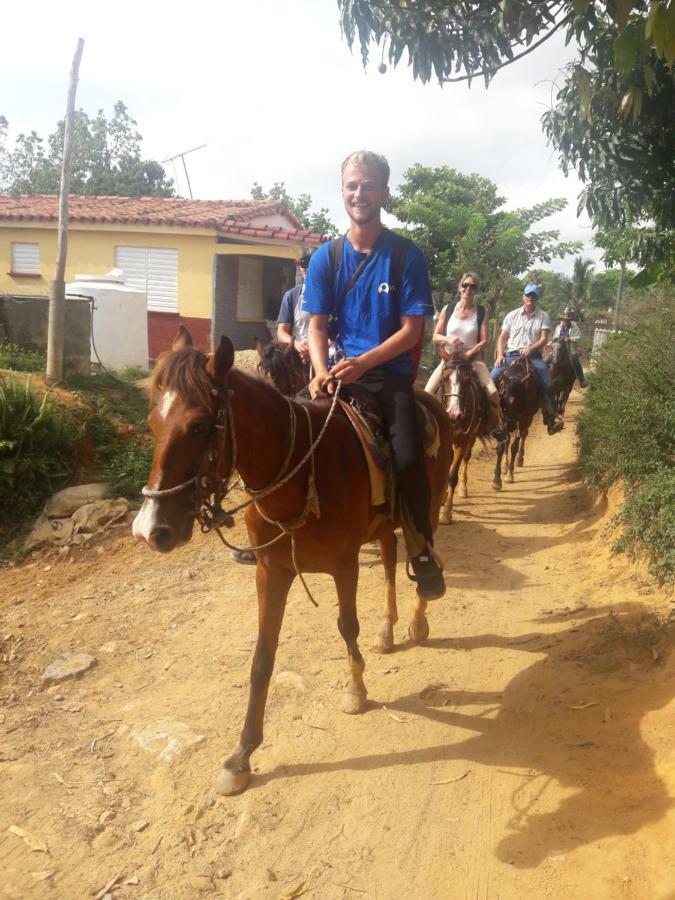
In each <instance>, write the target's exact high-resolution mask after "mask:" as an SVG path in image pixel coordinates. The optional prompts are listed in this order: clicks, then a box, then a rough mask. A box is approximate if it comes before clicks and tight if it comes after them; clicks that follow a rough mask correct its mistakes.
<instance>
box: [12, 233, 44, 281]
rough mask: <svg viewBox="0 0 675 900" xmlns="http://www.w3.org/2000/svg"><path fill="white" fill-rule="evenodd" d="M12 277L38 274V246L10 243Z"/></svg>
mask: <svg viewBox="0 0 675 900" xmlns="http://www.w3.org/2000/svg"><path fill="white" fill-rule="evenodd" d="M11 274H12V275H39V274H40V245H39V244H20V243H18V242H14V241H13V242H12V272H11Z"/></svg>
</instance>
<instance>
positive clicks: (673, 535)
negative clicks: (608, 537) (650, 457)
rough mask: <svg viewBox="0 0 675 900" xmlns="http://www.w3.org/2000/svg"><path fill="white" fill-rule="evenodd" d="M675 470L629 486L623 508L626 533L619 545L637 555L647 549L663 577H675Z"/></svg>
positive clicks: (620, 547)
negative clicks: (635, 485)
mask: <svg viewBox="0 0 675 900" xmlns="http://www.w3.org/2000/svg"><path fill="white" fill-rule="evenodd" d="M674 510H675V471H673V470H671V471H669V472H658V473H656V474H655V475H652V476H650V477H649V478H647V479H646V480H645V481H644V483H643V484H641V485H640V486H639V487H629V488H628V489H627V493H626V502H625V504H624V506H623V509H622V511H621V522H622V523H623V526H624V528H623V533H622V534H621V537H620V538H619V539H618V540H617V541H616V542H615V549H617V550H623V551H625V552H626V553H628V555H629V556H631V557H635V556H638V555H639V554H640V553H647V554H649V556H650V557H651V559H652V564H651V572H652V574H653V575H655V576H656V577H657V578H658V579H659V580H661V581H672V580H673V579H675V514H674V512H673V511H674Z"/></svg>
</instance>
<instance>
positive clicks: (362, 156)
mask: <svg viewBox="0 0 675 900" xmlns="http://www.w3.org/2000/svg"><path fill="white" fill-rule="evenodd" d="M348 166H372V167H373V168H374V169H377V171H378V172H379V173H380V175H381V176H382V183H383V186H384V187H386V186H387V185H388V184H389V163H388V162H387V160H386V158H385V157H384V156H382V154H381V153H374V152H373V151H372V150H355V151H354V152H353V153H350V154H349V156H347V157H345V159H344V160H343V162H342V165H341V166H340V177H341V179H344V177H345V170H346V168H347V167H348Z"/></svg>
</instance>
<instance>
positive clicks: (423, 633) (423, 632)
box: [408, 619, 429, 644]
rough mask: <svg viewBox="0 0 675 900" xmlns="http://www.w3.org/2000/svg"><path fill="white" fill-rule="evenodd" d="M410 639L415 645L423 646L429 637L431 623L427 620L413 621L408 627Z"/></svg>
mask: <svg viewBox="0 0 675 900" xmlns="http://www.w3.org/2000/svg"><path fill="white" fill-rule="evenodd" d="M408 637H409V638H410V640H411V641H413V642H414V643H415V644H421V643H422V641H426V639H427V638H428V637H429V623H428V622H427V620H426V619H413V621H412V622H411V623H410V625H409V626H408Z"/></svg>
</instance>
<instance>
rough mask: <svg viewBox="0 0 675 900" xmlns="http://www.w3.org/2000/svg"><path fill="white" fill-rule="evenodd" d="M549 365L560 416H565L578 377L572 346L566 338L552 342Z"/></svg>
mask: <svg viewBox="0 0 675 900" xmlns="http://www.w3.org/2000/svg"><path fill="white" fill-rule="evenodd" d="M549 363H550V367H551V381H552V382H553V390H554V391H555V398H556V404H557V409H558V412H559V414H560V415H563V414H564V412H565V406H566V405H567V400H568V398H569V395H570V392H571V390H572V388H573V387H574V382H575V380H576V377H577V373H576V372H575V371H574V363H573V362H572V356H571V354H570V346H569V343H568V342H567V340H565V339H564V338H562V339H561V338H556V339H555V340H553V341H552V342H551V350H550V356H549Z"/></svg>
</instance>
